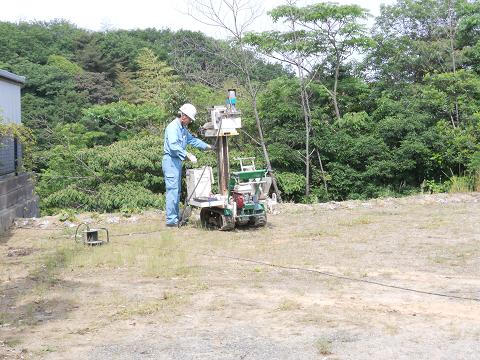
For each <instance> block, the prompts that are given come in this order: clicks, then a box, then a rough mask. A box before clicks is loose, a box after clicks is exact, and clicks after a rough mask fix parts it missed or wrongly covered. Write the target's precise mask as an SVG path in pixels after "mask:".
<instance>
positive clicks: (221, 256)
mask: <svg viewBox="0 0 480 360" xmlns="http://www.w3.org/2000/svg"><path fill="white" fill-rule="evenodd" d="M162 231H164V229H160V230H154V231H145V232H133V233H123V234H112V235H111V237H115V236H117V237H121V236H131V235H145V234H153V233H158V232H162ZM122 245H126V246H135V244H128V243H123V244H122ZM143 247H144V248H147V249H155V250H159V249H161V248H159V247H156V246H143ZM171 250H172V251H178V250H176V249H171ZM191 253H192V254H195V255H201V256H208V257H214V258H223V259H230V260H236V261H243V262H249V263H253V264H258V265H264V266H269V267H274V268H279V269H285V270H296V271H303V272H309V273H314V274H319V275H323V276H328V277H332V278H336V279H341V280H348V281H354V282H360V283H364V284H370V285H377V286H381V287H387V288H392V289H397V290H402V291H409V292H414V293H417V294H426V295H432V296H440V297H445V298H450V299H458V300H470V301H476V302H480V298H473V297H466V296H458V295H449V294H442V293H438V292H433V291H424V290H417V289H413V288H408V287H404V286H398V285H391V284H385V283H381V282H378V281H373V280H366V279H358V278H354V277H349V276H344V275H338V274H333V273H330V272H327V271H321V270H316V269H310V268H304V267H298V266H288V265H279V264H274V263H269V262H265V261H260V260H254V259H249V258H241V257H236V256H229V255H218V254H211V253H210V254H208V253H200V252H191Z"/></svg>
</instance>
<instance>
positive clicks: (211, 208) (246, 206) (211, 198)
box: [187, 89, 272, 230]
mask: <svg viewBox="0 0 480 360" xmlns="http://www.w3.org/2000/svg"><path fill="white" fill-rule="evenodd" d="M241 127H242V120H241V112H240V111H239V110H237V108H236V94H235V90H234V89H229V90H228V99H227V104H226V105H223V106H215V107H213V108H212V109H210V121H208V122H207V123H206V124H204V125H203V127H202V128H203V133H204V136H205V137H207V138H208V137H210V138H215V151H216V154H217V174H218V194H212V184H213V183H214V180H215V179H214V176H213V169H212V168H211V167H204V168H200V169H189V170H187V199H188V201H187V202H188V205H189V206H194V207H197V208H200V220H201V222H202V225H204V226H205V227H207V228H216V229H219V230H232V229H234V228H235V226H239V225H250V226H256V227H259V226H265V224H266V223H267V211H266V210H267V201H268V200H270V199H269V198H268V192H269V190H270V186H271V184H272V179H271V177H269V176H268V175H267V170H265V169H256V167H255V159H254V158H238V159H236V160H238V161H239V162H240V171H236V172H230V158H229V151H228V138H229V137H230V136H236V135H238V132H237V129H240V128H241ZM270 201H271V200H270Z"/></svg>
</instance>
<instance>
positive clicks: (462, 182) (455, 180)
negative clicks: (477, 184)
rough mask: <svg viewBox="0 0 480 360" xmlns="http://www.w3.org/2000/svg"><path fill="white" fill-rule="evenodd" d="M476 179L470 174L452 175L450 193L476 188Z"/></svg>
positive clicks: (464, 191)
mask: <svg viewBox="0 0 480 360" xmlns="http://www.w3.org/2000/svg"><path fill="white" fill-rule="evenodd" d="M473 182H474V180H473V178H471V177H468V176H452V177H451V178H450V188H449V189H448V192H449V193H466V192H470V191H472V190H473V188H474V184H473Z"/></svg>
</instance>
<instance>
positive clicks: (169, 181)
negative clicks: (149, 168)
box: [162, 155, 182, 224]
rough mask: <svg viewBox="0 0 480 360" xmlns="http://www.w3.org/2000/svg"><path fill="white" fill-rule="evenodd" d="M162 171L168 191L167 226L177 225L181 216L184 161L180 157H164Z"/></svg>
mask: <svg viewBox="0 0 480 360" xmlns="http://www.w3.org/2000/svg"><path fill="white" fill-rule="evenodd" d="M162 169H163V175H164V178H165V188H166V190H167V196H166V204H165V205H166V208H167V224H177V223H178V221H179V215H180V214H179V213H180V210H179V205H180V193H181V191H182V160H180V159H179V158H178V157H174V158H172V157H171V156H170V155H163V161H162Z"/></svg>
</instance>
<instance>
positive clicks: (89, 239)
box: [75, 223, 110, 246]
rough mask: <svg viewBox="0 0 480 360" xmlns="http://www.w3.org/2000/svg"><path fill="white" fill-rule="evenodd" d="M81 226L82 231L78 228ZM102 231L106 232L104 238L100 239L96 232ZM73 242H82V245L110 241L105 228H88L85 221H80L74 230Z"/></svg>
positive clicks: (101, 243) (93, 244) (100, 243)
mask: <svg viewBox="0 0 480 360" xmlns="http://www.w3.org/2000/svg"><path fill="white" fill-rule="evenodd" d="M81 227H83V230H82V231H79V229H80V228H81ZM99 231H103V232H105V234H106V240H101V239H100V238H99V237H98V232H99ZM75 242H77V243H79V242H82V243H83V244H84V245H90V246H97V245H103V244H106V243H109V242H110V236H109V234H108V229H107V228H96V229H90V227H89V226H88V224H87V223H80V224H79V225H78V226H77V230H75Z"/></svg>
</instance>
